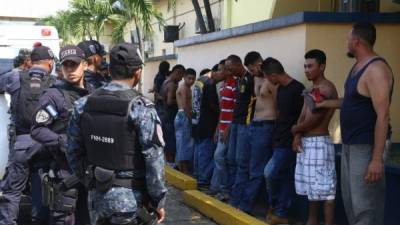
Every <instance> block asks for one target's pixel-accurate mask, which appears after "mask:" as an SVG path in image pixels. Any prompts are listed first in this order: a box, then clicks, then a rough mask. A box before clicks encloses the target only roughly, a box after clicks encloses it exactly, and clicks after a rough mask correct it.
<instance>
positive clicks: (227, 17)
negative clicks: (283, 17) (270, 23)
mask: <svg viewBox="0 0 400 225" xmlns="http://www.w3.org/2000/svg"><path fill="white" fill-rule="evenodd" d="M274 4H275V0H261V1H260V0H246V1H234V0H225V1H224V21H223V24H224V28H231V27H236V26H241V25H244V24H249V23H254V22H257V21H261V20H267V19H270V18H271V16H272V12H273V6H274Z"/></svg>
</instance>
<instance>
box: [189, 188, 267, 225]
mask: <svg viewBox="0 0 400 225" xmlns="http://www.w3.org/2000/svg"><path fill="white" fill-rule="evenodd" d="M183 201H184V202H185V204H187V205H189V206H191V207H193V208H195V209H197V210H198V211H200V212H201V213H203V214H204V215H206V216H208V217H209V218H212V219H213V220H214V221H216V222H217V223H218V224H221V225H268V224H267V223H265V222H263V221H261V220H258V219H256V218H254V217H252V216H249V215H248V214H246V213H244V212H242V211H240V210H238V209H235V208H233V207H231V206H229V205H227V204H225V203H223V202H221V201H218V200H216V199H214V198H212V197H210V196H208V195H206V194H204V193H202V192H200V191H197V190H187V191H184V192H183Z"/></svg>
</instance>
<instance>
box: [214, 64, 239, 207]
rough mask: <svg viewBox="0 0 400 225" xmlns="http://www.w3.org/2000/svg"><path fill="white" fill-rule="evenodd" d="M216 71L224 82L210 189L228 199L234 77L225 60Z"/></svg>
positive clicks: (221, 198)
mask: <svg viewBox="0 0 400 225" xmlns="http://www.w3.org/2000/svg"><path fill="white" fill-rule="evenodd" d="M218 73H219V76H220V78H221V79H222V80H224V84H223V85H222V87H221V88H220V89H219V94H220V110H221V111H220V114H219V122H218V127H217V132H216V134H217V138H218V139H217V148H216V150H215V153H214V162H215V168H214V174H213V178H212V181H211V188H210V189H211V190H212V191H213V192H217V194H216V198H218V199H220V200H224V201H226V200H228V199H229V192H230V188H229V186H228V166H227V151H228V144H229V130H230V126H231V123H232V119H233V109H234V107H235V91H236V78H235V77H234V76H233V74H232V73H229V72H228V71H227V70H226V68H225V60H221V62H219V65H218Z"/></svg>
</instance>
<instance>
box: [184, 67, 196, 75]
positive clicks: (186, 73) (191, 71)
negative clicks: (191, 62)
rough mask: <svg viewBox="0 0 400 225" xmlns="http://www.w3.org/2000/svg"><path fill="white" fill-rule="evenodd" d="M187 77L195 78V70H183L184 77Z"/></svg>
mask: <svg viewBox="0 0 400 225" xmlns="http://www.w3.org/2000/svg"><path fill="white" fill-rule="evenodd" d="M188 75H193V76H195V77H196V70H194V69H193V68H187V69H186V70H185V77H186V76H188Z"/></svg>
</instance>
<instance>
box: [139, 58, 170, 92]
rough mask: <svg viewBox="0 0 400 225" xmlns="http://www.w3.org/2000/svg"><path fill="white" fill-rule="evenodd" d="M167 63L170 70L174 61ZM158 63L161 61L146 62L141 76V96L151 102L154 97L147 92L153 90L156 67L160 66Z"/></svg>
mask: <svg viewBox="0 0 400 225" xmlns="http://www.w3.org/2000/svg"><path fill="white" fill-rule="evenodd" d="M167 61H168V62H169V63H170V65H171V68H172V67H173V66H174V65H175V64H176V59H172V60H167ZM160 62H161V61H151V62H146V65H145V67H144V71H143V75H142V90H143V95H144V96H146V97H148V98H150V99H151V100H153V97H154V96H153V94H152V93H148V90H149V89H152V88H153V81H154V77H155V76H156V74H157V73H158V65H159V64H160Z"/></svg>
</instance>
